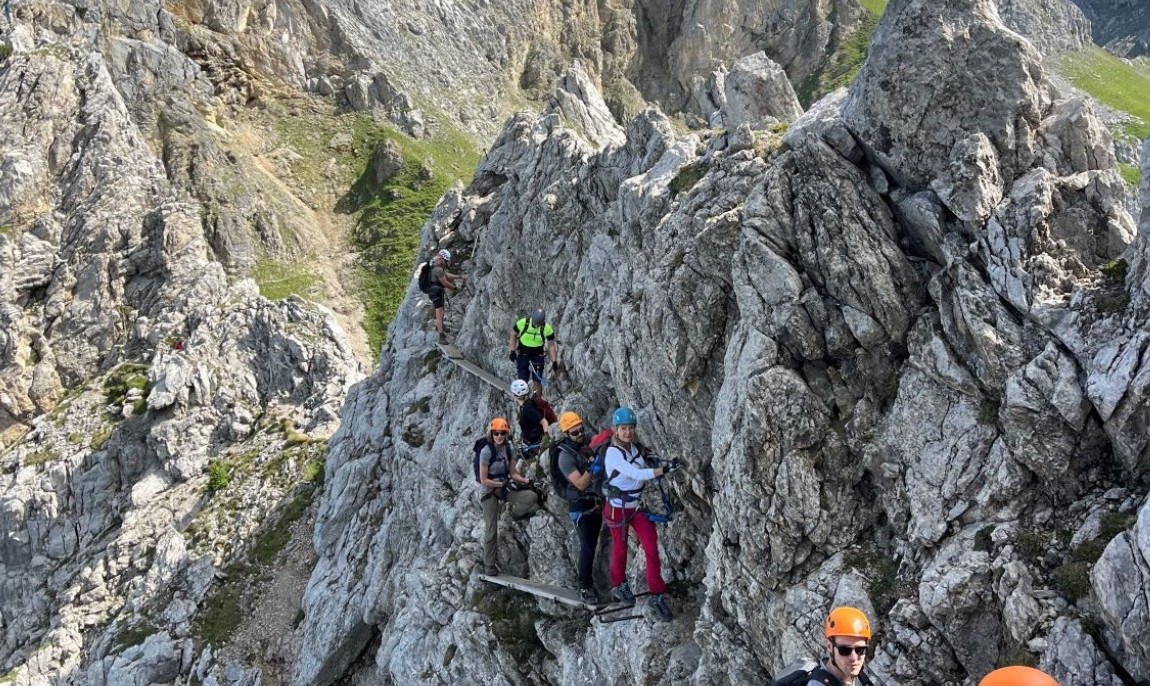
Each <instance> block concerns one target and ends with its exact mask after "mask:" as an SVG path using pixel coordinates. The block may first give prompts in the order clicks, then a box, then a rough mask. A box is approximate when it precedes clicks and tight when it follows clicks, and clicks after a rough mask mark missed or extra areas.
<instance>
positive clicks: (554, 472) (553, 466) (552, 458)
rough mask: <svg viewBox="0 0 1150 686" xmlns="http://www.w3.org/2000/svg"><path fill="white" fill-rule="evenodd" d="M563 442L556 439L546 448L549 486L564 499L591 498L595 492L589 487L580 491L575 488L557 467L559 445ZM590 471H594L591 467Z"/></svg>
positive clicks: (573, 500) (572, 500) (574, 500)
mask: <svg viewBox="0 0 1150 686" xmlns="http://www.w3.org/2000/svg"><path fill="white" fill-rule="evenodd" d="M564 442H565V441H558V442H556V443H552V444H551V447H550V448H548V449H547V464H548V467H549V469H548V472H549V473H550V475H551V488H552V489H553V490H554V491H555V492H556V493H558V494H560V495H562V496H563V498H564V499H565V500H570V501H571V502H576V501H579V500H583V499H585V498H593V497H594V495H595V494H594V492H593V491H592V489H591V488H590V487H589V488H588V489H587V490H586V491H580V490H579V489H578V488H575V487H574V486H572V485H571V482H570V481H568V480H567V475H566V474H564V473H563V470H562V469H560V468H559V455H560V451H561V450H562V448H560V447H559V446H561V445H563V443H564ZM592 472H594V469H593V468H592Z"/></svg>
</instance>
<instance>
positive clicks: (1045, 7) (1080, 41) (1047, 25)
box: [997, 0, 1091, 55]
mask: <svg viewBox="0 0 1150 686" xmlns="http://www.w3.org/2000/svg"><path fill="white" fill-rule="evenodd" d="M997 4H998V11H999V13H1000V14H1001V16H1002V21H1003V23H1004V24H1006V25H1007V27H1009V28H1011V29H1013V30H1014V31H1017V32H1018V33H1020V34H1022V35H1023V36H1026V38H1028V39H1029V40H1030V42H1032V43H1034V46H1035V47H1036V48H1038V49H1039V50H1040V51H1041V52H1042V53H1043V54H1046V55H1056V54H1058V53H1062V52H1067V51H1071V50H1081V49H1083V48H1085V47H1087V46H1088V45H1090V43H1091V38H1090V20H1088V19H1087V18H1086V15H1085V14H1083V12H1082V10H1081V9H1080V8H1079V7H1078V5H1075V4H1074V3H1073V2H1071V0H997Z"/></svg>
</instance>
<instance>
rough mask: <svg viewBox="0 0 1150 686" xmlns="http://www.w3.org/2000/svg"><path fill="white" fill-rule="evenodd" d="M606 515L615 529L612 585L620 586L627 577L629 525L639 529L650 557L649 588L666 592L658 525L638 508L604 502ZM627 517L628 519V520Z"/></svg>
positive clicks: (644, 548) (655, 591)
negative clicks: (660, 556) (661, 565)
mask: <svg viewBox="0 0 1150 686" xmlns="http://www.w3.org/2000/svg"><path fill="white" fill-rule="evenodd" d="M603 519H604V520H606V522H607V528H608V529H609V530H610V531H611V585H612V586H618V585H619V584H621V583H623V582H624V581H626V580H627V528H628V527H630V528H632V529H634V530H635V535H636V536H638V537H639V545H641V546H643V554H644V555H645V556H646V558H647V589H648V590H649V591H651V593H655V594H659V593H666V591H667V584H666V583H664V582H663V576H662V573H661V571H660V569H659V534H658V533H657V532H656V531H655V525H654V524H652V523H651V520H649V519H647V516H646V515H645V514H643V513H642V512H639V511H638V510H637V509H625V508H622V507H614V506H612V505H610V504H608V505H604V506H603ZM625 519H626V520H627V521H626V523H624V520H625Z"/></svg>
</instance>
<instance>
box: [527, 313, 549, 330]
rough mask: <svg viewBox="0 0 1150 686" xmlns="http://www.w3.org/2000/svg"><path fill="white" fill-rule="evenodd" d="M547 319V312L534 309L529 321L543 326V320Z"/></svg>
mask: <svg viewBox="0 0 1150 686" xmlns="http://www.w3.org/2000/svg"><path fill="white" fill-rule="evenodd" d="M545 321H547V313H546V312H544V311H543V310H535V311H534V312H532V313H531V323H532V324H533V325H534V326H536V327H539V326H543V322H545Z"/></svg>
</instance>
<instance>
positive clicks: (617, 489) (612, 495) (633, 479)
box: [603, 407, 675, 622]
mask: <svg viewBox="0 0 1150 686" xmlns="http://www.w3.org/2000/svg"><path fill="white" fill-rule="evenodd" d="M612 423H613V424H614V425H615V433H614V435H613V436H612V437H611V447H609V448H607V453H606V456H605V459H604V462H603V469H604V471H605V472H606V473H607V475H608V481H607V503H606V505H604V507H603V519H604V520H605V521H606V522H607V528H608V529H610V530H611V586H612V589H611V597H612V598H614V599H615V600H618V601H620V602H627V603H633V602H635V594H634V593H632V592H631V587H630V586H629V585H628V584H627V541H628V538H627V530H628V528H631V529H634V530H635V535H636V536H638V537H639V544H640V545H642V546H643V554H644V556H645V557H646V558H647V589H648V590H649V591H650V592H651V607H652V608H653V609H654V610H655V612H656V614H658V616H659V618H660V619H662V620H663V621H668V622H669V621H671V620H672V619H673V618H674V616H675V615H674V614H672V613H671V608H669V607H667V601H666V599H664V597H663V594H664V593H666V592H667V584H666V583H665V582H664V581H663V576H662V572H661V570H660V563H659V534H658V533H657V532H656V530H655V525H654V524H653V523H652V522H651V520H649V519H647V515H645V514H644V513H643V512H642V510H640V509H639V494H640V492H642V490H643V485H644V482H646V481H650V480H651V479H657V478H659V477H661V476H663V474H664V468H663V467H655V468H650V467H648V466H647V460H646V458H645V456H644V453H643V451H642V450H641V449H640V446H639V444H638V443H637V442H636V441H635V413H634V411H632V410H631V408H629V407H620V408H619V409H618V410H615V416H614V420H613V422H612Z"/></svg>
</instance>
